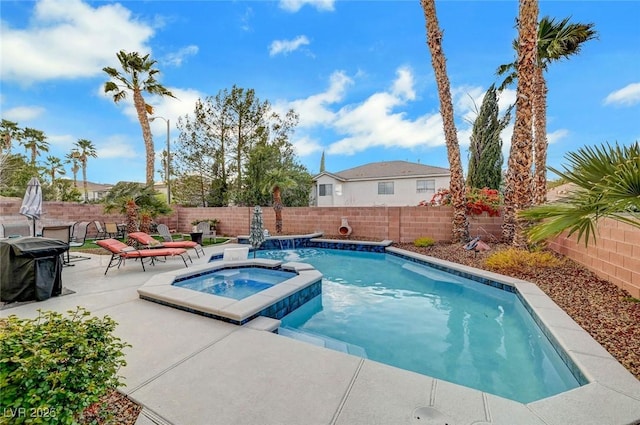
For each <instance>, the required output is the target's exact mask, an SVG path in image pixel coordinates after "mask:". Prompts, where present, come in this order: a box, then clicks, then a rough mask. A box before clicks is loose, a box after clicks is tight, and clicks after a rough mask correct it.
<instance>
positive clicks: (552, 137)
mask: <svg viewBox="0 0 640 425" xmlns="http://www.w3.org/2000/svg"><path fill="white" fill-rule="evenodd" d="M568 135H569V130H567V129H566V128H561V129H559V130H555V131H552V132H551V133H547V143H549V144H550V145H551V144H553V143H558V142H559V141H560V140H562V139H564V138H565V137H567V136H568Z"/></svg>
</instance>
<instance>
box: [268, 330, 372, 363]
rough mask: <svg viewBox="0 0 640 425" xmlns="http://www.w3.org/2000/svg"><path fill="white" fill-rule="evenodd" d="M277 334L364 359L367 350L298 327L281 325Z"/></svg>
mask: <svg viewBox="0 0 640 425" xmlns="http://www.w3.org/2000/svg"><path fill="white" fill-rule="evenodd" d="M278 334H279V335H282V336H286V337H287V338H293V339H297V340H298V341H303V342H306V343H308V344H313V345H317V346H318V347H324V348H329V349H331V350H335V351H340V352H343V353H347V354H351V355H354V356H358V357H362V358H364V359H366V358H367V352H366V350H365V349H364V348H362V347H360V346H358V345H354V344H349V343H348V342H344V341H340V340H338V339H334V338H330V337H328V336H324V335H320V334H316V333H313V332H309V331H301V330H300V329H294V328H290V327H288V326H281V327H280V328H278Z"/></svg>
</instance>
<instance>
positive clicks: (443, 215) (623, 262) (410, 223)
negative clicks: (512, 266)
mask: <svg viewBox="0 0 640 425" xmlns="http://www.w3.org/2000/svg"><path fill="white" fill-rule="evenodd" d="M21 204H22V200H21V199H17V198H3V199H0V222H8V223H14V222H22V221H24V222H27V219H26V218H25V217H23V216H21V215H20V214H19V211H20V205H21ZM173 209H174V211H173V214H172V215H171V216H169V217H159V218H158V220H157V221H158V222H159V223H165V224H167V225H168V226H169V227H170V228H171V229H175V230H176V231H178V232H188V231H189V230H190V229H191V227H192V225H191V222H193V221H195V220H202V219H213V218H217V219H218V220H220V224H219V226H218V230H217V232H218V234H219V235H228V236H237V235H248V234H249V228H250V223H251V215H252V214H253V207H224V208H183V207H173ZM43 210H44V214H43V218H42V220H40V221H39V222H38V227H40V228H41V226H42V225H46V224H51V225H55V224H63V223H69V222H74V221H94V220H99V221H101V222H105V221H115V222H117V223H121V222H123V221H124V219H125V218H124V216H123V215H121V214H105V213H104V211H103V207H102V205H93V204H88V205H85V204H76V203H66V202H45V203H44V207H43ZM262 211H263V219H264V225H265V227H266V228H267V229H268V230H269V231H270V232H271V233H274V232H275V213H274V211H273V209H272V208H263V210H262ZM451 215H452V209H451V207H305V208H285V209H284V210H283V211H282V216H283V231H284V232H285V233H289V234H292V233H299V234H307V233H312V232H323V233H324V234H325V235H337V234H338V227H339V226H340V223H341V219H342V217H346V218H347V220H348V222H349V225H350V226H351V227H352V229H353V233H352V234H351V238H352V239H357V238H358V237H369V238H378V239H391V240H393V241H397V242H411V241H413V240H415V239H416V238H418V237H421V236H429V237H432V238H434V239H436V240H438V241H447V240H449V239H450V238H451ZM469 223H470V233H471V235H472V236H478V235H480V236H482V237H484V238H486V239H487V240H490V239H491V236H493V237H495V238H497V239H498V240H499V239H500V238H501V229H500V226H501V225H502V217H488V216H487V215H486V213H485V214H484V215H482V216H477V217H476V216H474V217H470V218H469ZM598 229H599V230H598V240H597V243H596V244H595V245H594V244H592V243H590V244H589V245H588V247H585V246H584V243H583V242H581V243H580V244H578V243H577V242H576V238H575V236H574V237H571V238H568V237H566V235H565V236H561V237H558V238H556V239H555V240H554V241H553V242H551V243H550V245H549V246H550V248H551V249H553V250H554V251H556V252H559V253H561V254H563V255H565V256H567V257H569V258H571V259H572V260H574V261H576V262H578V263H580V264H582V265H584V266H585V267H587V268H589V269H590V270H592V271H594V272H595V273H597V274H598V275H599V276H600V277H602V278H603V279H607V280H609V281H610V282H612V283H614V284H616V285H618V286H619V287H621V288H623V289H625V290H627V291H628V292H629V293H630V294H631V295H632V296H633V297H636V298H640V229H637V228H634V227H632V226H630V225H628V224H624V223H620V222H617V221H614V220H609V219H605V220H602V221H601V222H600V224H599V226H598ZM94 235H95V227H94V226H93V225H91V226H89V236H90V237H92V236H94Z"/></svg>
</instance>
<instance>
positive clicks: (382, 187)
mask: <svg viewBox="0 0 640 425" xmlns="http://www.w3.org/2000/svg"><path fill="white" fill-rule="evenodd" d="M378 195H393V182H378Z"/></svg>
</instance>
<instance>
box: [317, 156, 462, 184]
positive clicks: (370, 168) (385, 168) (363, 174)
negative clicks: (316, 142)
mask: <svg viewBox="0 0 640 425" xmlns="http://www.w3.org/2000/svg"><path fill="white" fill-rule="evenodd" d="M449 174H450V172H449V169H448V168H442V167H434V166H431V165H425V164H418V163H415V162H408V161H383V162H371V163H369V164H364V165H360V166H358V167H354V168H349V169H347V170H342V171H338V172H336V173H329V172H322V173H320V174H318V175H317V176H315V178H314V179H316V180H317V179H318V177H320V176H321V175H329V176H331V177H334V178H337V179H338V180H342V181H346V180H368V179H381V178H406V177H433V176H448V175H449Z"/></svg>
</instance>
